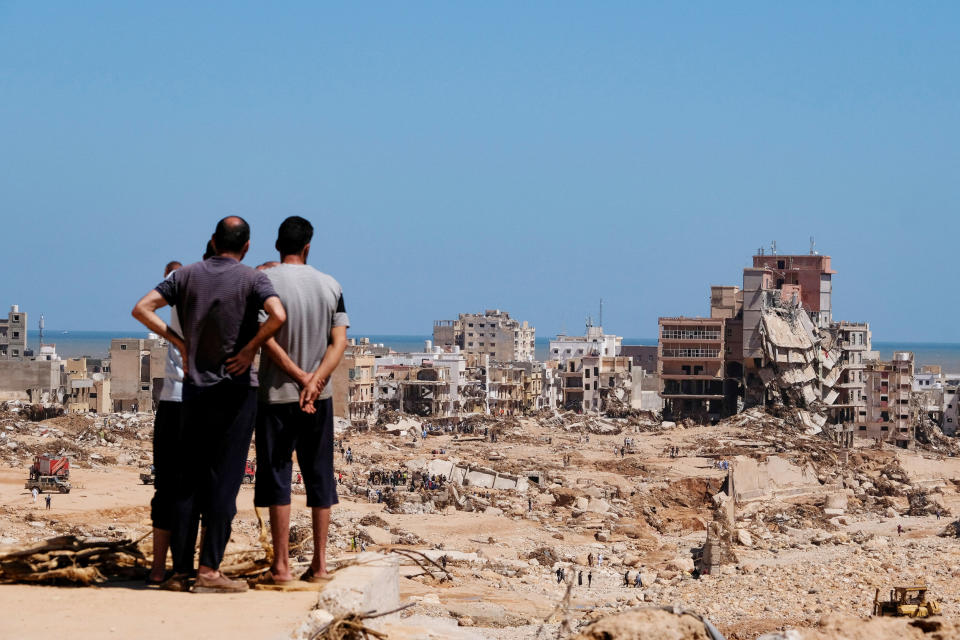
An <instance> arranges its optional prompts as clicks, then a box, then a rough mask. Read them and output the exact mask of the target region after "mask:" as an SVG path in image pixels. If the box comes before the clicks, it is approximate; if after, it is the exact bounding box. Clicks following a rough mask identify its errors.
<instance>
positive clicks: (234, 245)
mask: <svg viewBox="0 0 960 640" xmlns="http://www.w3.org/2000/svg"><path fill="white" fill-rule="evenodd" d="M248 242H250V225H248V224H247V221H246V220H244V219H243V218H241V217H240V216H227V217H226V218H224V219H223V220H221V221H220V222H218V223H217V229H216V230H215V231H214V232H213V244H214V245H216V248H217V253H224V252H227V251H229V252H230V253H239V252H240V251H243V246H244V245H245V244H247V243H248Z"/></svg>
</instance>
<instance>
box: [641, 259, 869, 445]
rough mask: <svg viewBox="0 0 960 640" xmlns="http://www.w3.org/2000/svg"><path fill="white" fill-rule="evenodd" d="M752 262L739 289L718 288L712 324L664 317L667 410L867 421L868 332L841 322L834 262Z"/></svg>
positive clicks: (703, 416) (661, 355)
mask: <svg viewBox="0 0 960 640" xmlns="http://www.w3.org/2000/svg"><path fill="white" fill-rule="evenodd" d="M752 262H753V264H752V266H750V267H747V268H745V269H744V270H743V286H742V288H741V287H737V286H713V287H712V288H711V295H710V317H709V318H691V317H673V318H668V317H664V318H661V319H660V322H659V329H660V335H659V350H658V373H659V375H660V389H661V396H662V397H663V400H664V403H665V407H664V410H665V412H666V413H667V414H668V415H669V416H671V417H675V418H676V417H687V416H689V417H694V418H696V419H700V420H717V419H719V418H722V417H724V416H727V415H731V414H733V413H736V412H739V411H740V410H742V409H743V408H745V407H750V406H757V405H766V406H774V405H784V406H790V407H797V408H804V409H810V408H815V409H817V411H816V415H817V416H818V417H817V418H816V419H815V422H816V424H814V425H810V426H815V427H819V426H821V424H822V422H823V421H824V420H825V419H830V420H831V422H833V423H836V424H841V423H848V424H862V423H864V422H866V420H867V419H868V415H867V414H868V412H867V408H866V401H867V399H866V395H867V394H866V384H867V382H866V380H865V376H864V367H865V362H866V361H867V359H868V357H870V356H871V355H872V354H873V352H872V351H871V344H870V341H871V333H870V327H869V325H868V324H867V323H863V322H857V323H850V322H834V320H833V300H832V297H833V276H834V275H835V273H836V272H835V271H834V270H833V269H832V268H831V260H830V257H829V256H822V255H818V254H816V253H815V252H811V253H810V254H809V255H777V254H776V253H773V254H771V255H768V254H765V253H764V252H763V250H761V251H760V252H758V254H757V255H754V256H753V261H752ZM805 415H809V414H805Z"/></svg>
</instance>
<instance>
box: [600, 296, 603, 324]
mask: <svg viewBox="0 0 960 640" xmlns="http://www.w3.org/2000/svg"><path fill="white" fill-rule="evenodd" d="M600 326H601V327H602V326H603V298H600Z"/></svg>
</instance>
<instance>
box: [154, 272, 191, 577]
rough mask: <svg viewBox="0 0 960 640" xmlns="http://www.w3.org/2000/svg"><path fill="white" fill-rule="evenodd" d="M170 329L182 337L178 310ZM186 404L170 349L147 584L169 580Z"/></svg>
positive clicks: (159, 422)
mask: <svg viewBox="0 0 960 640" xmlns="http://www.w3.org/2000/svg"><path fill="white" fill-rule="evenodd" d="M182 266H183V265H182V264H181V263H180V262H178V261H176V260H173V261H171V262H168V263H167V266H166V267H164V269H163V277H164V278H169V277H171V275H172V274H173V273H175V272H176V270H177V269H179V268H180V267H182ZM170 329H171V330H172V331H173V332H174V333H176V334H177V335H183V332H182V331H181V329H180V320H179V319H178V318H177V309H176V307H170ZM182 400H183V356H182V355H181V354H180V350H179V349H177V348H176V347H174V346H173V345H170V346H168V347H167V361H166V364H165V367H164V374H163V385H162V386H161V387H160V401H159V402H158V403H157V412H156V414H155V415H154V420H153V464H152V465H151V467H150V469H151V472H152V473H153V474H154V476H153V499H152V500H151V501H150V520H151V521H152V522H153V563H152V565H151V566H150V573H149V575H148V576H147V584H155V585H158V584H161V583H163V581H164V579H166V570H167V551H168V550H169V549H170V530H171V529H172V528H173V518H174V512H175V507H174V496H175V486H176V477H175V473H176V468H177V462H176V459H177V456H178V455H179V450H178V446H179V442H180V438H181V437H183V434H182V433H181V431H182V429H181V414H182V412H181V410H180V403H181V401H182Z"/></svg>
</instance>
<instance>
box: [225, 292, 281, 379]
mask: <svg viewBox="0 0 960 640" xmlns="http://www.w3.org/2000/svg"><path fill="white" fill-rule="evenodd" d="M263 310H264V311H266V312H267V321H266V322H264V323H263V324H261V325H260V330H259V331H257V335H255V336H254V337H253V340H251V341H250V342H248V343H247V344H246V345H244V347H243V348H242V349H240V351H238V352H237V355H235V356H233V357H232V358H227V373H229V374H231V375H237V374H240V373H243V372H244V371H246V370H247V369H249V368H250V365H251V364H253V359H254V357H256V355H257V350H258V349H259V348H260V347H262V346H263V343H264V342H266V341H267V340H269V339H270V338H272V337H273V335H274V334H275V333H276V332H277V331H279V330H280V327H282V326H283V323H284V322H286V321H287V312H286V310H285V309H284V308H283V305H282V304H280V298H278V297H277V296H271V297H269V298H267V299H266V300H264V302H263Z"/></svg>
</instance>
